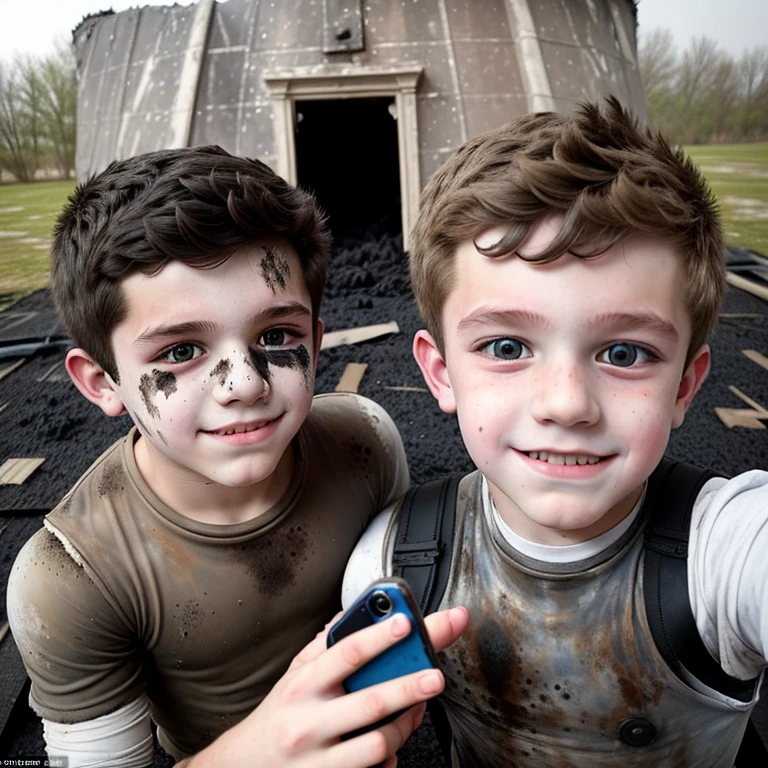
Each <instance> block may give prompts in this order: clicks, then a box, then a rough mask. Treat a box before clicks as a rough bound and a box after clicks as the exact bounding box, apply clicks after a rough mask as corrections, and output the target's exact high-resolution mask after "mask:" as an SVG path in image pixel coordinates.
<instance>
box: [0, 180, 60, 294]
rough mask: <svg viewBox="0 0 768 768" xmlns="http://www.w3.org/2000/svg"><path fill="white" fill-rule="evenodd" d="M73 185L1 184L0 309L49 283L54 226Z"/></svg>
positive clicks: (38, 182) (46, 183) (57, 182)
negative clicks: (50, 252) (49, 259)
mask: <svg viewBox="0 0 768 768" xmlns="http://www.w3.org/2000/svg"><path fill="white" fill-rule="evenodd" d="M74 188H75V182H74V180H72V181H36V182H33V183H31V184H0V308H3V307H5V306H8V305H9V304H10V303H12V302H13V301H15V300H16V299H18V298H20V297H21V296H24V295H26V294H28V293H31V292H32V291H36V290H37V289H38V288H43V287H44V286H46V285H48V252H49V248H50V241H51V233H52V230H53V225H54V222H55V221H56V216H57V215H58V214H59V211H60V210H61V208H62V206H63V205H64V203H65V202H66V200H67V196H68V195H69V194H70V193H71V192H72V190H73V189H74Z"/></svg>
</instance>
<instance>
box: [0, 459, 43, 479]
mask: <svg viewBox="0 0 768 768" xmlns="http://www.w3.org/2000/svg"><path fill="white" fill-rule="evenodd" d="M44 461H45V459H7V460H6V461H5V463H4V464H3V465H2V466H0V485H21V484H22V483H23V482H24V481H25V480H26V479H27V478H28V477H29V476H30V475H31V474H32V473H33V472H34V471H35V470H36V469H37V468H38V467H39V466H40V465H41V464H42V463H43V462H44Z"/></svg>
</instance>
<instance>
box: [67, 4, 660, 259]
mask: <svg viewBox="0 0 768 768" xmlns="http://www.w3.org/2000/svg"><path fill="white" fill-rule="evenodd" d="M636 26H637V21H636V0H227V1H226V2H215V1H214V0H200V2H198V3H197V4H195V5H191V6H177V5H174V6H165V7H152V6H147V7H143V8H134V9H131V10H128V11H123V12H121V13H112V12H106V13H102V14H98V15H94V16H88V17H86V18H85V19H84V20H83V21H82V22H81V23H80V24H79V25H78V27H77V28H76V29H75V31H74V33H73V38H74V44H75V53H76V58H77V68H78V78H79V97H78V125H77V159H76V165H77V175H78V178H79V179H84V178H86V177H87V176H89V175H91V174H93V173H95V172H98V171H100V170H102V169H103V168H104V167H106V165H107V164H108V163H109V162H111V161H112V160H114V159H116V158H124V157H129V156H131V155H134V154H137V153H141V152H147V151H151V150H155V149H161V148H164V147H178V146H186V145H195V144H219V145H221V146H222V147H224V148H225V149H227V150H229V151H230V152H234V153H237V154H241V155H246V156H249V157H257V158H259V159H261V160H263V161H264V162H265V163H267V164H268V165H270V166H271V167H272V168H274V169H275V170H276V171H277V172H278V173H280V174H281V175H282V176H284V177H285V178H286V179H288V180H289V181H291V182H293V183H300V184H302V185H304V186H307V187H309V188H311V189H313V190H314V191H315V192H316V194H317V195H318V198H319V199H320V202H321V203H322V204H323V205H324V206H325V207H326V208H327V209H328V210H329V211H330V212H331V223H332V224H333V223H334V216H337V217H340V216H341V215H342V214H341V213H340V212H341V211H345V212H346V214H347V215H348V216H349V217H352V218H354V217H361V216H363V217H371V216H376V215H380V214H381V213H392V214H393V215H395V216H397V217H398V224H399V225H400V226H401V227H402V231H403V232H404V233H408V232H409V230H410V227H411V225H412V223H413V219H414V215H415V212H416V210H417V202H418V196H419V192H420V190H421V187H422V186H423V184H424V182H425V181H426V179H427V178H429V176H430V175H431V174H432V173H433V172H434V171H435V170H436V169H437V168H438V167H439V166H440V165H441V164H442V163H443V161H444V160H445V159H446V157H447V156H448V154H450V153H451V152H452V151H453V150H454V149H456V147H458V146H459V145H460V144H461V143H462V142H463V141H465V140H466V139H467V138H470V137H471V136H474V135H476V134H478V133H481V132H483V131H485V130H488V129H490V128H492V127H494V126H497V125H499V124H501V123H503V122H506V121H507V120H509V119H511V118H512V117H514V116H516V115H519V114H521V113H524V112H527V111H532V110H533V111H539V110H556V111H561V112H567V111H570V110H571V109H572V108H573V106H574V104H575V103H576V102H577V101H579V100H581V99H597V98H599V97H601V96H604V95H607V94H609V93H612V94H615V95H616V96H617V97H618V98H619V99H620V100H621V101H622V102H623V103H625V104H626V105H627V106H629V107H630V108H632V110H633V111H634V112H635V113H636V114H637V115H638V116H639V117H641V118H645V116H646V107H645V99H644V95H643V89H642V84H641V81H640V73H639V68H638V63H637V40H636ZM334 212H336V213H334ZM406 246H407V243H406Z"/></svg>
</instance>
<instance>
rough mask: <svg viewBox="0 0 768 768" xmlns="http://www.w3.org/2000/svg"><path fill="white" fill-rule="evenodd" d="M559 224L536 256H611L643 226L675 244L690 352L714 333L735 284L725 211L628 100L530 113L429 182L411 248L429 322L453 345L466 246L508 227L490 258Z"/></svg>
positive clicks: (478, 141)
mask: <svg viewBox="0 0 768 768" xmlns="http://www.w3.org/2000/svg"><path fill="white" fill-rule="evenodd" d="M552 214H560V215H562V217H563V223H562V226H561V229H560V232H559V234H558V235H557V236H556V237H555V239H554V241H553V242H552V243H551V245H550V246H549V247H548V248H547V249H546V251H544V252H542V253H539V254H537V255H536V256H534V257H527V260H528V261H532V262H542V263H545V262H550V261H553V260H555V259H557V258H558V257H559V256H560V255H562V254H563V253H565V252H566V251H571V252H572V253H576V254H578V255H580V256H583V257H585V258H591V257H596V256H599V254H600V253H602V252H604V251H605V250H607V249H608V248H610V247H611V246H612V245H614V244H616V243H617V242H619V241H620V240H622V239H624V238H626V237H628V236H630V235H633V234H642V235H650V236H655V237H660V238H663V239H664V240H666V241H667V242H669V243H670V244H671V245H672V246H673V247H674V249H675V250H676V252H677V253H679V254H680V258H681V259H682V260H683V264H684V267H685V273H686V279H687V285H686V303H687V309H688V312H689V314H690V318H691V325H692V338H691V341H690V345H689V352H688V354H689V357H690V355H691V354H692V353H693V352H694V351H695V350H696V349H698V348H699V347H700V346H701V345H702V344H703V343H704V342H705V341H706V339H707V337H708V336H709V334H710V332H711V330H712V327H713V326H714V323H715V321H716V319H717V314H718V312H719V309H720V305H721V303H722V298H723V293H724V287H725V253H724V243H723V235H722V230H721V225H720V218H719V214H718V210H717V206H716V204H715V200H714V197H713V195H712V192H711V190H710V188H709V187H708V185H707V183H706V182H705V181H704V179H703V177H702V175H701V174H700V172H699V171H698V169H697V168H696V167H695V166H694V164H693V163H692V162H691V160H690V159H689V158H688V157H686V155H685V154H684V153H683V151H682V150H681V149H679V148H672V147H670V146H669V144H667V142H666V141H665V140H664V138H663V137H662V136H661V135H659V134H658V133H655V132H652V131H651V130H649V129H647V128H643V127H641V126H640V125H639V124H638V122H637V121H636V120H635V119H634V118H633V117H632V116H631V115H630V114H629V112H627V111H626V110H625V109H623V108H622V106H621V105H620V104H619V102H618V101H617V100H616V99H615V98H613V97H609V98H607V99H606V100H605V108H604V109H603V110H601V109H600V106H599V105H597V104H590V103H582V104H580V105H579V106H578V108H577V109H576V110H575V112H574V114H573V115H564V114H557V113H554V112H542V113H537V114H529V115H525V116H522V117H520V118H518V119H516V120H513V121H512V122H510V123H508V124H506V125H504V126H502V127H500V128H498V129H496V130H493V131H490V132H488V133H485V134H483V135H481V136H478V137H477V138H474V139H471V140H470V141H468V142H466V143H465V144H464V145H462V146H461V147H460V148H459V149H458V150H457V151H456V152H455V153H454V154H453V155H452V156H451V157H450V158H449V159H448V161H447V162H446V163H445V165H443V166H442V167H441V168H440V169H439V170H438V171H437V172H436V173H435V174H434V175H433V176H432V178H431V179H430V180H429V182H428V183H427V185H426V186H425V188H424V190H423V192H422V196H421V203H420V211H419V216H418V218H417V221H416V225H415V227H414V230H413V234H412V239H411V251H410V268H411V282H412V285H413V291H414V294H415V296H416V300H417V302H418V305H419V309H420V311H421V314H422V317H423V319H424V322H425V324H426V326H427V329H428V330H429V332H430V333H431V334H432V336H433V337H434V338H435V341H436V343H437V344H438V347H439V348H440V349H441V350H442V351H444V349H445V347H444V338H443V328H442V311H443V306H444V305H445V301H446V298H447V296H448V294H449V293H450V291H451V289H452V288H453V284H454V280H455V270H454V261H455V259H454V257H455V254H456V249H457V247H458V246H459V245H460V244H461V243H462V242H466V241H468V240H475V239H476V238H477V237H478V236H479V235H480V234H481V233H482V232H484V231H486V230H488V229H490V228H491V227H494V226H498V225H503V226H505V227H507V228H508V231H507V233H506V234H505V236H504V237H503V238H502V239H501V240H500V241H499V242H498V243H496V244H494V245H493V246H491V247H490V248H486V249H481V248H479V249H478V250H480V251H481V252H482V253H484V254H485V255H487V256H502V255H505V254H510V253H514V252H516V250H517V248H518V247H519V246H520V245H521V244H522V243H523V242H524V240H525V239H526V237H528V235H529V233H530V231H531V228H532V227H533V226H534V225H535V224H536V223H537V222H539V221H540V220H541V219H543V218H545V217H546V216H549V215H552Z"/></svg>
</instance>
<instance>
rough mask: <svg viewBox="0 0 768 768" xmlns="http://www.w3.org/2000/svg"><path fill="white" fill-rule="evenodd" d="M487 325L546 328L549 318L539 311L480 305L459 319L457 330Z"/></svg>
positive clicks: (467, 329)
mask: <svg viewBox="0 0 768 768" xmlns="http://www.w3.org/2000/svg"><path fill="white" fill-rule="evenodd" d="M485 325H502V326H507V325H514V326H517V327H524V328H533V327H537V328H546V327H547V326H548V325H549V319H548V318H546V317H545V316H544V315H541V314H539V313H538V312H529V311H528V310H524V309H494V308H493V307H479V308H478V309H476V310H475V311H474V312H471V313H470V314H468V315H467V316H466V317H465V318H462V319H461V320H460V321H459V324H458V326H457V327H456V330H457V331H459V332H462V331H469V330H472V329H474V328H477V327H478V326H485Z"/></svg>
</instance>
